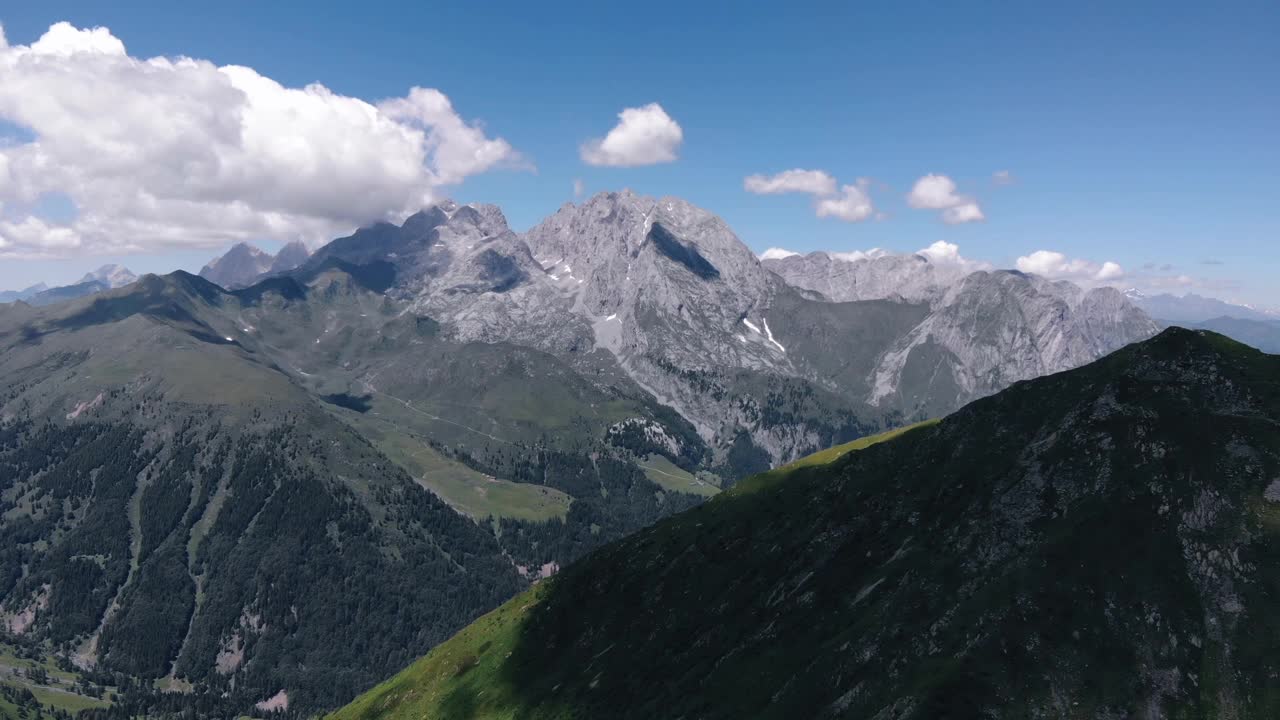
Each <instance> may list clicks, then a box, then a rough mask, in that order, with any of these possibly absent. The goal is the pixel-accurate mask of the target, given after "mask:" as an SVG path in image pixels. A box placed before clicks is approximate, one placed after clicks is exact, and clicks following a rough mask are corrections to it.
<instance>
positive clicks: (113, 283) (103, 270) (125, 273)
mask: <svg viewBox="0 0 1280 720" xmlns="http://www.w3.org/2000/svg"><path fill="white" fill-rule="evenodd" d="M137 279H138V276H137V275H134V274H133V272H132V271H130V270H129V268H127V267H124V266H123V265H116V264H114V263H113V264H110V265H103V266H102V267H100V268H98V269H97V270H94V271H93V272H91V273H86V274H85V276H84V277H82V278H80V282H81V283H90V282H95V281H96V282H100V283H103V284H105V285H106V286H107V287H109V288H118V287H124V286H125V285H128V284H130V283H132V282H134V281H136V280H137Z"/></svg>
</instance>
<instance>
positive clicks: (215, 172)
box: [0, 22, 520, 257]
mask: <svg viewBox="0 0 1280 720" xmlns="http://www.w3.org/2000/svg"><path fill="white" fill-rule="evenodd" d="M0 120H3V121H6V122H8V123H11V124H14V125H16V126H18V127H20V128H22V129H23V130H25V131H27V132H28V133H29V135H30V136H31V140H30V141H29V142H19V143H17V144H9V145H2V146H0V203H3V206H4V208H5V210H6V215H5V217H4V218H3V222H0V256H7V257H59V256H65V255H67V254H68V253H70V252H78V253H85V252H130V251H140V250H150V249H159V248H165V247H184V246H185V247H212V246H220V245H225V244H226V243H228V242H234V241H240V240H244V239H250V238H252V239H262V238H272V239H293V238H296V237H299V236H301V237H306V238H310V239H320V238H322V237H326V236H331V235H332V234H334V233H335V232H337V231H340V230H344V229H349V228H351V227H353V226H355V225H358V224H361V223H366V222H369V221H372V220H377V219H383V218H394V217H398V216H401V215H404V214H406V213H408V212H411V211H413V210H416V209H418V208H420V207H422V206H423V205H425V204H428V203H430V202H431V201H432V200H433V199H434V198H435V197H436V195H437V189H438V188H440V187H441V186H443V185H450V184H454V183H457V182H460V181H462V180H463V179H465V178H466V177H468V176H471V175H474V174H476V173H481V172H484V171H486V170H489V169H492V168H495V167H499V166H503V165H510V164H516V163H518V162H519V161H520V160H519V156H518V154H517V153H516V152H515V150H514V149H513V148H512V147H511V146H510V144H508V143H507V142H506V141H505V140H502V139H500V138H490V137H488V136H486V134H485V132H484V130H483V129H482V128H481V127H480V126H479V125H476V124H469V123H467V122H466V121H464V120H463V119H462V118H461V117H460V116H459V115H458V113H457V111H456V110H455V109H454V108H453V106H452V104H451V103H450V101H449V98H448V97H446V96H445V95H444V94H443V93H442V92H440V91H439V90H435V89H430V88H420V87H415V88H412V89H411V90H410V91H409V93H408V94H407V95H406V96H405V97H402V98H395V99H391V100H386V101H383V102H381V103H378V104H371V103H369V102H366V101H364V100H362V99H359V98H355V97H349V96H345V95H341V94H338V93H335V92H333V91H332V90H330V89H329V88H327V87H325V86H323V85H320V84H318V83H316V84H311V85H307V86H306V87H302V88H290V87H285V86H283V85H281V84H280V83H278V82H276V81H275V80H272V79H271V78H269V77H265V76H263V75H261V74H259V73H258V72H256V71H255V70H253V69H252V68H248V67H242V66H234V65H227V66H221V67H219V66H217V65H215V64H213V63H212V62H209V61H207V60H200V59H195V58H189V57H172V58H170V57H153V58H145V59H144V58H137V57H133V56H130V55H129V54H128V52H127V51H126V49H125V45H124V43H123V42H122V41H121V40H120V39H119V38H117V37H115V36H114V35H113V34H112V33H111V31H110V30H109V29H107V28H101V27H99V28H92V29H81V28H76V27H74V26H72V25H70V24H69V23H65V22H63V23H58V24H56V25H54V26H52V27H50V28H49V30H48V31H47V32H46V33H45V34H44V35H42V36H41V37H40V39H38V40H37V41H35V42H33V43H31V44H30V45H10V44H9V43H8V42H7V41H6V40H5V39H4V36H3V33H0ZM49 195H55V196H62V197H65V198H67V199H69V200H70V202H71V204H73V205H74V207H75V208H76V210H77V213H76V217H75V218H74V219H72V220H70V221H69V222H66V223H65V224H57V223H53V222H51V221H50V220H48V219H47V218H45V219H42V218H40V217H37V216H36V215H35V214H34V213H33V212H32V210H31V208H32V207H34V206H35V205H37V204H38V203H39V202H40V200H41V199H42V198H43V197H47V196H49Z"/></svg>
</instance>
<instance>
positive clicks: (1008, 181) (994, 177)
mask: <svg viewBox="0 0 1280 720" xmlns="http://www.w3.org/2000/svg"><path fill="white" fill-rule="evenodd" d="M991 182H993V183H995V184H996V185H1012V184H1013V173H1011V172H1009V171H1008V170H997V171H995V172H993V173H991Z"/></svg>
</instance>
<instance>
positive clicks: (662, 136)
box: [580, 103, 684, 167]
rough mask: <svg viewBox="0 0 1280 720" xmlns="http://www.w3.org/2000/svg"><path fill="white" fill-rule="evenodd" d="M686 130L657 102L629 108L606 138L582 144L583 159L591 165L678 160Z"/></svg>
mask: <svg viewBox="0 0 1280 720" xmlns="http://www.w3.org/2000/svg"><path fill="white" fill-rule="evenodd" d="M683 141H684V131H683V130H681V129H680V125H679V123H677V122H676V121H675V120H673V119H671V116H670V115H668V114H667V111H665V110H663V109H662V106H661V105H659V104H658V103H649V104H648V105H645V106H644V107H638V108H626V109H625V110H623V111H622V112H620V113H618V124H617V125H616V126H615V127H614V128H613V129H612V130H610V131H609V134H608V135H605V136H604V137H603V138H600V139H594V140H588V141H587V142H585V143H583V144H582V147H581V148H580V154H581V156H582V161H583V162H585V163H586V164H588V165H609V166H613V167H635V166H637V165H656V164H658V163H669V162H674V161H675V160H676V151H677V150H678V149H679V148H680V143H681V142H683Z"/></svg>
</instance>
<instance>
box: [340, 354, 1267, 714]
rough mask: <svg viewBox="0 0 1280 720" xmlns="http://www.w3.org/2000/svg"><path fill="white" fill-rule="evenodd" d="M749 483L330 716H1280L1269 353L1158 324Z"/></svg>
mask: <svg viewBox="0 0 1280 720" xmlns="http://www.w3.org/2000/svg"><path fill="white" fill-rule="evenodd" d="M750 490H751V487H750V486H744V487H743V488H741V489H739V490H737V491H735V492H730V493H727V494H724V495H722V496H720V497H717V498H715V499H714V500H712V501H711V502H708V503H706V504H704V505H702V506H700V507H698V508H696V509H694V510H691V511H689V512H686V513H683V514H681V515H679V516H676V517H674V518H671V519H668V520H666V521H663V522H661V523H659V524H657V525H656V526H654V527H652V528H649V529H647V530H644V531H642V532H640V533H638V534H636V535H634V536H632V537H629V538H627V539H625V540H623V541H621V542H618V543H614V544H611V545H609V546H607V547H605V548H603V549H601V550H599V551H597V552H595V553H593V554H592V555H590V556H588V557H587V558H585V559H584V560H582V561H580V562H578V563H575V564H574V565H572V566H570V567H568V568H567V569H565V570H564V571H563V572H562V573H561V574H560V575H558V576H557V577H555V578H554V579H552V580H550V581H547V582H544V583H542V584H540V585H539V586H537V587H536V588H534V589H533V590H531V591H529V592H528V593H526V594H524V595H522V596H519V597H518V598H517V599H515V600H513V601H511V602H509V603H508V604H507V605H505V606H503V607H502V608H500V609H499V610H498V611H495V612H494V613H491V614H490V615H488V616H485V617H484V618H483V619H481V620H480V621H478V622H477V623H475V624H473V625H472V626H470V627H468V628H467V629H466V630H464V631H463V632H462V633H460V634H458V635H457V636H455V637H454V638H452V639H451V640H450V641H449V642H447V643H445V644H443V645H441V646H440V647H438V648H436V649H435V650H434V651H433V652H432V653H431V654H429V655H428V656H426V657H425V658H424V659H423V660H421V661H419V662H418V663H417V664H415V665H413V666H411V667H410V668H409V669H407V670H405V671H404V672H403V673H401V674H400V675H398V676H396V677H395V678H393V679H392V680H390V681H388V682H387V683H384V684H383V685H381V686H379V687H378V688H376V689H374V690H373V691H371V692H370V693H368V694H366V695H364V696H362V697H361V698H360V699H358V700H357V701H356V702H355V703H353V704H352V705H351V706H349V707H348V708H346V709H344V710H343V711H341V712H339V713H338V714H337V715H336V717H338V718H410V717H412V718H595V717H618V718H628V717H634V718H652V717H671V718H721V717H723V718H741V717H752V718H797V717H847V718H868V717H879V718H941V717H945V718H978V717H983V718H990V717H1017V718H1022V717H1064V718H1066V717H1081V718H1083V717H1168V718H1219V717H1237V718H1271V717H1276V716H1277V715H1278V714H1280V692H1278V691H1277V688H1278V687H1280V685H1277V683H1276V680H1275V679H1276V677H1280V620H1277V615H1276V613H1275V612H1274V608H1275V607H1276V605H1277V602H1280V535H1278V534H1280V358H1277V357H1275V356H1268V355H1264V354H1261V353H1259V352H1256V351H1254V350H1252V349H1249V348H1246V347H1244V346H1242V345H1239V344H1236V343H1234V342H1232V341H1229V340H1227V339H1225V338H1223V337H1221V336H1217V335H1213V334H1211V333H1202V332H1192V331H1186V330H1180V329H1172V330H1169V331H1166V332H1165V333H1163V334H1162V335H1160V336H1159V337H1157V338H1155V339H1153V340H1151V341H1148V342H1146V343H1142V344H1138V345H1134V346H1131V347H1129V348H1127V349H1125V350H1122V351H1120V352H1117V353H1115V354H1114V355H1112V356H1109V357H1107V358H1104V359H1103V360H1101V361H1098V362H1096V363H1094V364H1092V365H1090V366H1087V367H1085V368H1082V369H1079V370H1076V371H1072V372H1067V373H1062V374H1058V375H1054V376H1050V377H1047V378H1042V379H1039V380H1034V381H1030V382H1025V383H1019V384H1017V385H1015V386H1014V387H1012V388H1010V389H1009V390H1007V391H1005V392H1003V393H1000V394H999V395H996V396H994V397H991V398H988V399H985V400H982V401H978V402H975V403H973V404H972V405H970V406H968V407H966V408H965V409H963V410H961V411H959V412H957V413H955V414H954V415H952V416H950V417H948V418H947V419H945V420H943V421H942V422H941V423H938V424H937V425H934V426H931V427H924V428H918V429H915V430H912V431H911V432H907V433H904V434H902V435H901V436H900V437H897V438H895V439H892V440H891V441H888V442H883V443H880V444H878V445H875V446H872V447H869V448H866V449H863V450H861V451H858V452H853V453H848V454H846V455H845V456H843V457H841V458H839V459H837V460H835V461H834V462H832V463H830V464H827V465H822V464H818V465H812V466H808V467H799V468H796V469H794V470H793V471H791V472H790V473H789V474H788V475H787V476H786V478H785V481H775V482H760V483H758V484H757V486H756V487H755V488H754V491H750Z"/></svg>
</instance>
